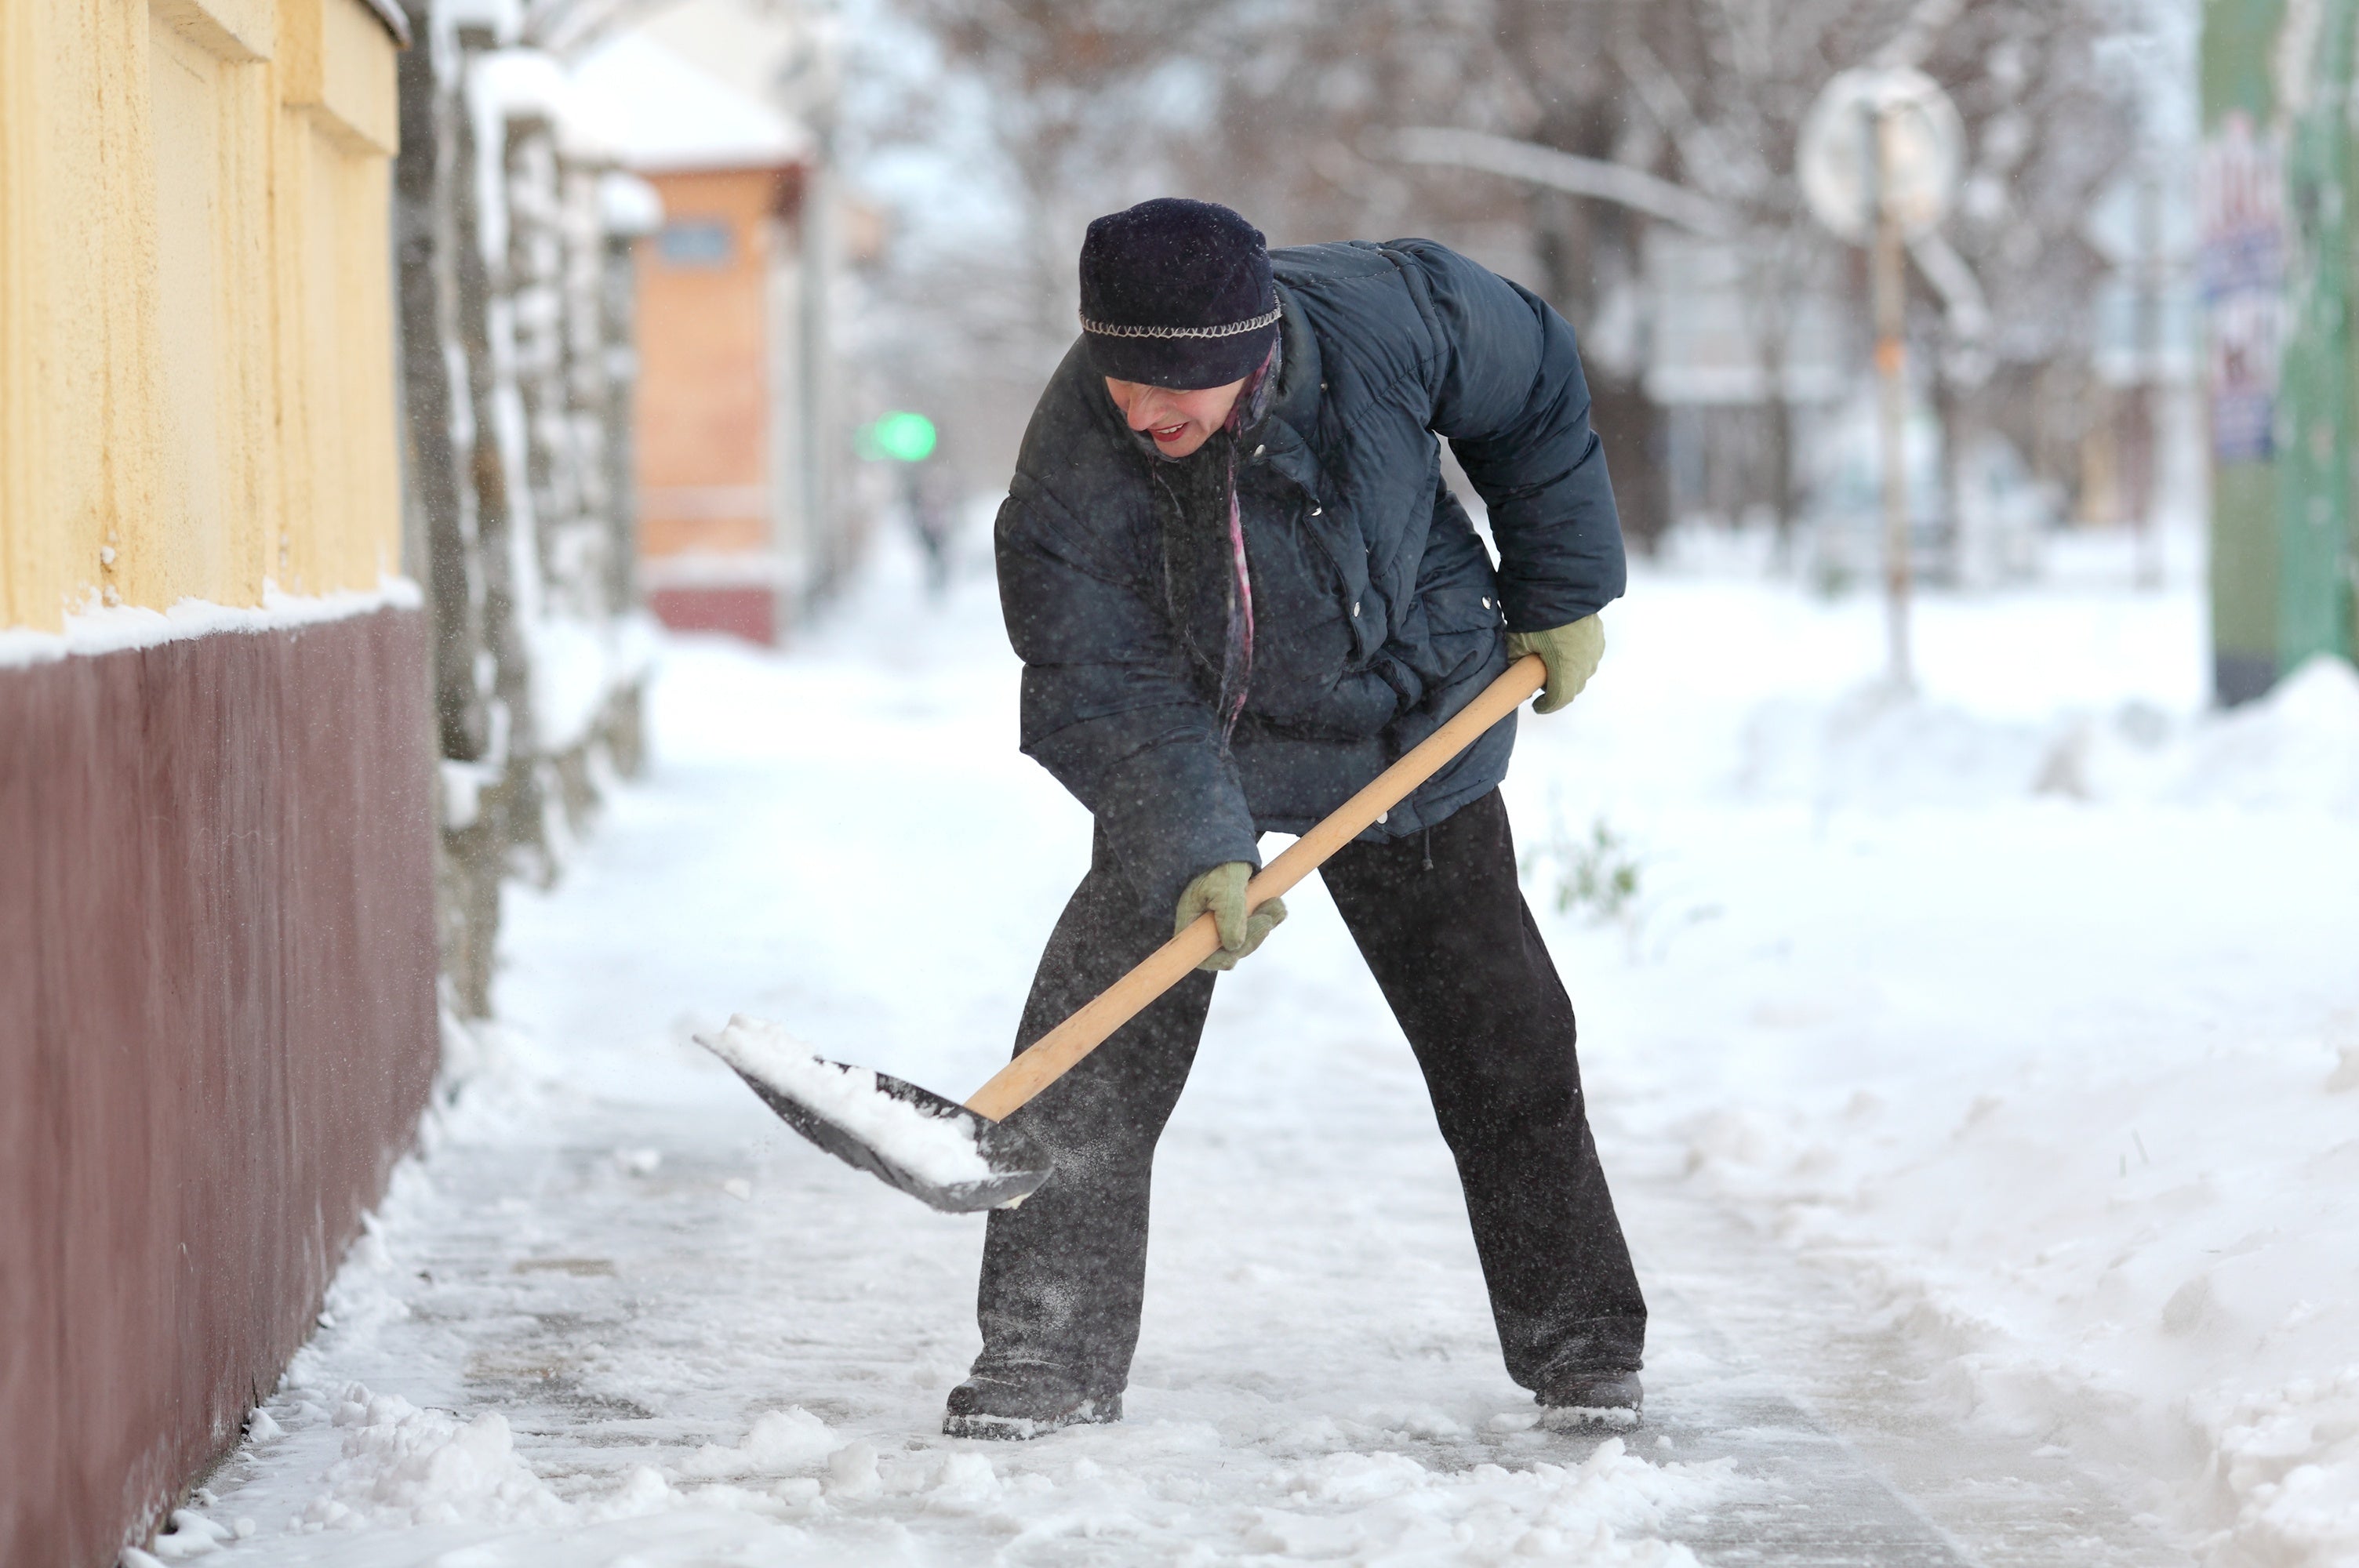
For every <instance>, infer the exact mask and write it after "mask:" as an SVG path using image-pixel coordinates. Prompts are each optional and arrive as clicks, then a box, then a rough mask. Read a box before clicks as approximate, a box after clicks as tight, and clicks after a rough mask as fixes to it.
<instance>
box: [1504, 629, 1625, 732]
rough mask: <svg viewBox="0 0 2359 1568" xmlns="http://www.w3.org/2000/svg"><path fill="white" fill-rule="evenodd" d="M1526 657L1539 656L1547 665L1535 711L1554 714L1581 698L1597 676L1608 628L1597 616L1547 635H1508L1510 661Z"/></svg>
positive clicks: (1534, 706) (1543, 633) (1525, 633)
mask: <svg viewBox="0 0 2359 1568" xmlns="http://www.w3.org/2000/svg"><path fill="white" fill-rule="evenodd" d="M1525 654H1538V655H1539V656H1540V657H1541V659H1542V660H1544V661H1546V663H1547V665H1548V685H1546V686H1544V687H1541V688H1540V696H1539V700H1538V701H1537V702H1535V703H1533V704H1532V711H1533V712H1534V713H1554V712H1555V711H1556V710H1557V709H1558V708H1562V707H1563V706H1564V705H1565V704H1566V703H1568V702H1571V700H1572V699H1573V698H1574V697H1579V696H1580V695H1581V688H1582V687H1585V686H1587V685H1588V684H1589V677H1590V676H1593V675H1595V674H1596V673H1597V661H1598V660H1600V659H1602V658H1603V657H1604V656H1605V628H1604V626H1603V624H1601V623H1600V622H1599V621H1598V619H1597V617H1596V616H1594V615H1584V616H1582V618H1581V619H1580V620H1578V621H1575V622H1570V623H1568V624H1566V625H1563V626H1559V627H1556V628H1554V629H1553V630H1550V631H1547V632H1510V633H1507V657H1508V658H1510V659H1520V658H1522V657H1523V656H1524V655H1525Z"/></svg>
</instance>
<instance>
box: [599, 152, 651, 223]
mask: <svg viewBox="0 0 2359 1568" xmlns="http://www.w3.org/2000/svg"><path fill="white" fill-rule="evenodd" d="M598 221H599V222H602V223H603V224H604V225H605V227H606V232H608V233H610V234H620V235H625V236H629V237H632V238H636V237H637V236H639V235H641V234H652V233H654V232H656V231H657V230H658V229H660V228H662V227H663V221H664V205H663V195H662V193H661V192H660V191H658V190H657V189H656V188H655V187H654V186H652V185H649V184H648V183H647V181H646V180H644V179H641V178H639V177H638V176H637V175H636V174H625V173H624V172H623V171H622V170H620V169H614V170H610V171H609V172H608V173H606V174H604V175H603V176H601V177H600V178H599V180H598Z"/></svg>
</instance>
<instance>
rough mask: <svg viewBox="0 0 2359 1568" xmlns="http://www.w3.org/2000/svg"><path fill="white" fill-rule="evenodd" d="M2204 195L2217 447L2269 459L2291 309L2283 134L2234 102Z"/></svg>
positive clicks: (2206, 162) (2225, 453) (2218, 136)
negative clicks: (2263, 126) (2260, 125)
mask: <svg viewBox="0 0 2359 1568" xmlns="http://www.w3.org/2000/svg"><path fill="white" fill-rule="evenodd" d="M2200 180H2201V184H2200V189H2199V195H2198V202H2199V207H2198V211H2199V219H2200V222H2201V235H2202V242H2201V243H2202V254H2201V277H2202V287H2203V316H2204V329H2205V331H2204V335H2205V338H2206V341H2207V345H2208V351H2209V365H2208V376H2207V380H2208V385H2209V391H2210V395H2211V406H2212V460H2214V461H2216V462H2222V463H2244V462H2259V461H2264V460H2267V459H2268V458H2269V456H2270V455H2271V454H2272V453H2273V452H2274V451H2275V450H2276V441H2275V427H2276V420H2277V362H2278V351H2279V348H2280V346H2281V345H2282V343H2283V341H2284V315H2285V270H2286V232H2285V164H2284V157H2283V154H2282V153H2281V152H2280V150H2279V149H2278V147H2277V138H2276V137H2275V136H2274V135H2269V134H2267V133H2264V132H2258V131H2256V129H2255V128H2254V125H2253V121H2252V116H2251V115H2249V114H2245V113H2244V112H2243V111H2241V110H2238V111H2234V112H2232V113H2231V114H2228V115H2227V116H2226V117H2225V118H2223V120H2222V121H2221V123H2220V125H2219V128H2218V129H2217V130H2215V131H2214V132H2213V133H2212V135H2210V136H2208V137H2206V138H2205V140H2204V144H2203V157H2202V165H2201V175H2200Z"/></svg>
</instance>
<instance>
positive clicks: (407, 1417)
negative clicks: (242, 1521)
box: [290, 1383, 573, 1531]
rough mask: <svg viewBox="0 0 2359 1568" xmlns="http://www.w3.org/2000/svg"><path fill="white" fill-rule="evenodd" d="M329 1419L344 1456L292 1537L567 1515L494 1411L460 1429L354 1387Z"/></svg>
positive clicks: (451, 1420)
mask: <svg viewBox="0 0 2359 1568" xmlns="http://www.w3.org/2000/svg"><path fill="white" fill-rule="evenodd" d="M332 1419H333V1421H334V1423H335V1425H336V1427H337V1428H338V1429H339V1430H341V1431H342V1433H344V1442H343V1454H342V1457H340V1458H339V1459H338V1460H337V1461H336V1462H335V1464H333V1465H331V1466H330V1467H329V1469H328V1473H327V1475H326V1476H323V1477H322V1479H323V1480H324V1481H325V1482H326V1483H327V1487H328V1489H327V1491H326V1492H324V1493H323V1494H321V1496H320V1497H319V1498H316V1499H314V1500H313V1502H312V1503H311V1505H310V1507H309V1508H307V1509H304V1510H303V1512H302V1514H301V1516H300V1517H299V1519H297V1520H295V1521H292V1523H291V1524H290V1528H300V1529H301V1530H306V1531H315V1530H361V1529H370V1528H374V1529H379V1530H382V1529H387V1528H395V1529H398V1528H405V1527H408V1526H413V1525H421V1524H557V1523H561V1522H563V1521H565V1520H566V1519H570V1518H571V1517H572V1515H573V1509H571V1507H570V1506H568V1505H567V1503H566V1502H565V1501H564V1500H563V1499H562V1498H560V1497H558V1495H557V1494H556V1493H555V1492H552V1491H550V1490H549V1487H547V1486H546V1485H544V1484H543V1483H542V1481H541V1479H540V1477H538V1476H535V1475H534V1474H533V1473H532V1467H531V1466H530V1465H527V1464H526V1463H525V1462H524V1461H523V1460H521V1459H519V1458H518V1457H516V1442H515V1438H514V1437H513V1435H512V1434H511V1433H509V1431H508V1423H507V1421H506V1418H505V1417H503V1416H502V1415H501V1414H500V1413H499V1412H498V1411H484V1413H483V1414H482V1415H479V1416H477V1417H475V1419H474V1420H473V1421H470V1422H461V1421H460V1420H459V1419H458V1418H457V1417H455V1416H451V1415H446V1414H444V1413H443V1412H442V1411H430V1410H419V1408H418V1407H417V1406H415V1405H413V1404H411V1403H410V1402H409V1401H408V1400H405V1399H403V1398H401V1397H400V1396H399V1395H397V1394H376V1393H371V1392H370V1391H369V1390H367V1389H366V1388H364V1387H363V1386H362V1385H360V1384H358V1383H353V1384H351V1385H349V1386H348V1387H346V1388H345V1390H343V1394H342V1398H341V1399H340V1400H338V1401H337V1404H336V1408H335V1411H334V1415H333V1418H332Z"/></svg>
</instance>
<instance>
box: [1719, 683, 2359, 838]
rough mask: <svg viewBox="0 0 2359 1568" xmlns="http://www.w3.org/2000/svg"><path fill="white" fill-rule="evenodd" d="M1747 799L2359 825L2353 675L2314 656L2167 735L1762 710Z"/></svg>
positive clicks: (1896, 706)
mask: <svg viewBox="0 0 2359 1568" xmlns="http://www.w3.org/2000/svg"><path fill="white" fill-rule="evenodd" d="M1737 787H1738V790H1739V793H1740V794H1742V795H1745V796H1746V797H1749V798H1754V799H1760V800H1793V801H1802V802H1807V803H1809V804H1810V805H1813V806H1818V807H1821V808H1822V809H1823V808H1827V807H1832V806H1864V807H1867V808H1870V809H1879V810H1892V809H1901V808H1908V807H1916V806H1938V807H1973V806H1986V805H1990V804H1992V803H1995V802H1999V801H2005V800H2008V799H2019V798H2022V797H2024V796H2027V795H2061V796H2065V797H2069V798H2074V799H2081V800H2090V801H2096V802H2118V803H2133V802H2135V803H2145V804H2166V805H2176V806H2211V805H2222V806H2234V807H2238V808H2241V809H2245V810H2255V811H2267V810H2277V809H2284V808H2294V809H2308V810H2326V811H2339V812H2359V671H2354V669H2353V668H2352V666H2351V665H2348V664H2346V663H2345V662H2343V660H2341V659H2335V658H2329V657H2325V656H2321V657H2318V658H2315V659H2312V660H2310V661H2309V662H2308V663H2307V664H2305V665H2302V666H2301V667H2300V668H2299V669H2298V670H2296V671H2295V672H2294V673H2293V674H2291V675H2290V676H2288V677H2287V678H2286V679H2285V680H2284V681H2283V682H2282V683H2280V684H2279V685H2278V686H2277V688H2276V689H2275V690H2274V691H2272V692H2271V693H2270V694H2269V695H2268V696H2267V697H2266V698H2264V699H2263V700H2261V701H2259V702H2256V703H2254V704H2251V705H2250V706H2248V707H2245V708H2236V709H2234V710H2231V711H2229V712H2226V713H2215V714H2205V715H2202V716H2201V717H2199V718H2197V719H2192V720H2177V719H2173V718H2171V717H2170V716H2169V715H2168V714H2167V713H2165V712H2163V711H2162V710H2161V709H2159V708H2155V707H2154V706H2152V705H2151V704H2148V703H2144V702H2132V703H2128V704H2125V705H2124V706H2122V707H2120V708H2116V709H2115V710H2114V712H2112V713H2110V714H2107V715H2104V716H2095V715H2089V714H2067V715H2064V716H2062V717H2060V718H2056V719H2048V720H2044V721H2033V720H2024V719H2003V718H1990V717H1985V716H1982V715H1978V714H1976V713H1973V712H1972V711H1970V710H1968V709H1966V708H1962V707H1958V706H1954V705H1951V704H1945V703H1940V702H1934V701H1929V700H1926V699H1923V698H1919V697H1900V696H1897V695H1895V694H1893V693H1891V692H1890V691H1889V690H1888V689H1886V688H1879V687H1864V688H1862V689H1860V690H1858V691H1855V692H1854V693H1853V694H1851V695H1850V696H1848V697H1842V698H1839V699H1837V700H1835V701H1833V702H1822V701H1810V700H1805V699H1786V700H1778V701H1772V702H1769V703H1766V704H1764V705H1762V707H1761V708H1759V709H1758V710H1757V711H1756V713H1755V714H1754V716H1753V718H1752V719H1751V720H1750V722H1749V723H1748V724H1747V725H1746V727H1745V732H1744V738H1743V756H1742V761H1741V762H1740V764H1739V767H1738V771H1737Z"/></svg>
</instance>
